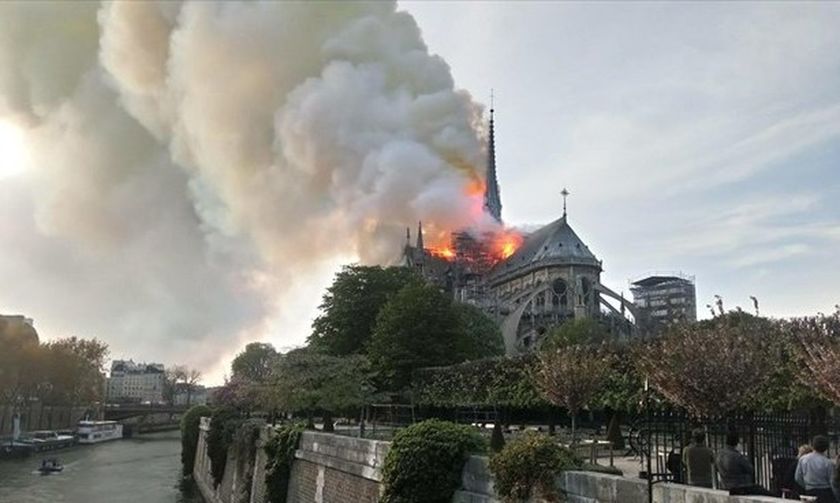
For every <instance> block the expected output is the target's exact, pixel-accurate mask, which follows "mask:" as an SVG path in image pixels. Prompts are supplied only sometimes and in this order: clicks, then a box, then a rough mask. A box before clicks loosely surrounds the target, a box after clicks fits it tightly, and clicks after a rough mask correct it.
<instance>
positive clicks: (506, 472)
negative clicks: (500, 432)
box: [490, 433, 583, 502]
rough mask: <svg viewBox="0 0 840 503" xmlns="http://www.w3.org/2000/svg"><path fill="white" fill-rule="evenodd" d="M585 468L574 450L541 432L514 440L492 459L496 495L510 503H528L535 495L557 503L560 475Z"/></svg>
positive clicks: (491, 466) (491, 467)
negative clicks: (567, 471) (558, 476)
mask: <svg viewBox="0 0 840 503" xmlns="http://www.w3.org/2000/svg"><path fill="white" fill-rule="evenodd" d="M582 466H583V464H582V463H581V461H580V459H578V457H577V456H576V455H575V453H574V452H573V451H572V450H571V449H569V448H567V447H563V446H560V445H558V444H557V443H556V441H555V439H553V438H551V437H549V436H547V435H542V434H538V433H528V434H526V435H524V436H522V437H519V438H517V439H514V440H512V441H511V442H509V443H508V444H507V445H506V446H505V448H504V449H502V451H501V452H499V453H498V454H494V455H493V456H492V457H491V458H490V471H491V472H492V473H493V477H494V487H495V489H496V493H497V494H498V495H499V496H501V497H502V499H503V500H504V501H509V502H516V501H526V500H528V499H529V498H530V497H532V496H534V497H540V498H543V499H545V500H547V501H558V499H559V496H560V495H559V494H558V491H557V488H556V486H555V478H556V477H557V474H558V473H560V472H562V471H564V470H572V469H576V468H580V467H582Z"/></svg>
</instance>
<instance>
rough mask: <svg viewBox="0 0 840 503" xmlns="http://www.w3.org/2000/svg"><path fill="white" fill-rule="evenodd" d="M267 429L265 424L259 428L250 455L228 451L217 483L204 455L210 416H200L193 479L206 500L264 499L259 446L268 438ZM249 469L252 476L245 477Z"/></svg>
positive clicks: (247, 502)
mask: <svg viewBox="0 0 840 503" xmlns="http://www.w3.org/2000/svg"><path fill="white" fill-rule="evenodd" d="M269 430H270V428H269V427H265V428H263V429H262V430H261V431H260V435H259V437H258V438H257V445H256V454H255V455H254V459H236V456H235V453H234V452H232V451H231V452H228V456H227V462H226V463H225V473H224V475H223V476H222V481H221V483H220V484H219V485H218V486H216V485H215V484H214V481H213V474H212V472H211V471H210V456H208V455H207V433H208V431H210V418H208V417H202V418H201V424H200V427H199V432H198V445H197V447H196V452H195V466H194V467H193V479H194V480H195V484H196V486H198V490H199V491H200V492H201V495H202V496H203V497H204V500H205V501H206V502H207V503H263V502H264V501H265V489H266V488H265V462H266V455H265V450H264V449H263V447H264V446H265V443H266V442H267V441H268V438H269V435H270V431H269ZM251 471H253V476H251V477H249V473H250V472H251Z"/></svg>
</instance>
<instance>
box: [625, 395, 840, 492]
mask: <svg viewBox="0 0 840 503" xmlns="http://www.w3.org/2000/svg"><path fill="white" fill-rule="evenodd" d="M698 430H700V431H703V432H704V433H705V434H706V442H707V445H708V446H709V447H710V448H711V449H712V450H714V451H715V452H716V453H717V452H718V451H719V450H721V449H723V448H724V447H725V445H726V438H727V435H728V434H730V433H736V434H737V435H738V437H739V439H740V444H739V450H740V451H741V452H742V453H744V455H746V456H747V457H748V458H749V460H750V462H751V463H752V465H753V468H754V470H755V482H756V483H757V484H759V485H761V486H763V487H765V488H767V489H768V490H770V491H772V492H774V493H776V494H781V493H782V489H783V488H785V486H786V484H788V483H789V482H790V480H789V479H790V474H791V473H792V467H795V464H796V461H797V450H798V447H799V446H800V445H802V444H806V443H810V442H811V439H812V438H813V437H814V436H815V435H818V434H822V435H826V436H827V437H828V438H829V440H830V445H831V447H830V449H829V456H832V457H833V456H835V455H837V454H838V452H840V443H839V442H838V434H840V421H838V420H837V419H836V418H833V417H826V416H825V415H813V414H807V413H793V412H791V413H772V414H763V413H739V414H729V415H726V416H724V417H693V416H689V415H688V414H686V413H685V412H682V411H674V410H660V411H654V412H651V413H650V414H649V415H647V416H642V417H640V418H638V419H637V420H636V421H635V423H634V425H633V428H632V432H631V438H630V443H631V445H632V446H633V447H634V448H635V449H636V450H637V451H638V454H641V455H646V454H647V452H650V454H651V461H652V464H653V466H652V470H653V473H656V474H661V476H662V478H665V479H666V480H669V481H672V482H677V483H680V482H684V481H685V467H684V466H683V465H682V462H681V460H682V450H683V448H685V447H687V446H688V445H689V443H690V442H691V436H692V433H693V432H695V431H698ZM648 442H649V443H650V449H649V450H648V445H647V444H648Z"/></svg>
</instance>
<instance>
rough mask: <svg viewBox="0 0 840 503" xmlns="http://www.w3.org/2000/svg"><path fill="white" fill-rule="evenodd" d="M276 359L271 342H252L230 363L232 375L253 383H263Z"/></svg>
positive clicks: (275, 352)
mask: <svg viewBox="0 0 840 503" xmlns="http://www.w3.org/2000/svg"><path fill="white" fill-rule="evenodd" d="M276 359H277V351H276V350H275V349H274V346H272V345H271V344H266V343H262V342H252V343H250V344H248V345H247V346H245V350H244V351H242V352H241V353H239V354H238V355H236V358H234V359H233V363H231V365H230V367H231V371H232V373H233V375H234V376H237V377H241V378H244V379H245V380H246V381H250V382H253V383H264V382H266V381H267V380H268V378H269V377H270V376H271V369H272V366H273V365H274V361H275V360H276Z"/></svg>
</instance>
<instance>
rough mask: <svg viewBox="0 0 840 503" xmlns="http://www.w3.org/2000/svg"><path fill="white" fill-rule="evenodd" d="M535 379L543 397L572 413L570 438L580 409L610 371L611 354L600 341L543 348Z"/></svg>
mask: <svg viewBox="0 0 840 503" xmlns="http://www.w3.org/2000/svg"><path fill="white" fill-rule="evenodd" d="M538 358H539V362H538V364H537V366H536V369H535V372H534V380H535V381H536V383H537V387H538V388H539V389H540V390H541V391H542V394H543V396H545V398H546V400H548V401H549V402H551V403H552V404H554V405H558V406H561V407H565V408H566V409H568V411H569V415H570V416H571V417H572V442H575V440H576V437H575V425H576V424H575V421H576V417H577V414H578V412H580V409H581V408H583V407H585V406H586V405H588V404H589V403H590V402H591V401H592V399H593V397H594V396H595V393H596V392H597V391H598V390H599V389H600V388H601V387H602V386H603V385H604V383H605V381H606V379H607V376H608V375H609V373H610V356H609V354H608V353H607V352H606V351H605V350H604V349H603V348H602V347H601V346H600V345H593V344H590V345H584V344H572V345H568V346H557V347H552V348H548V349H546V350H543V351H541V352H540V353H539V355H538Z"/></svg>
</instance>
